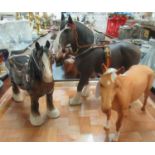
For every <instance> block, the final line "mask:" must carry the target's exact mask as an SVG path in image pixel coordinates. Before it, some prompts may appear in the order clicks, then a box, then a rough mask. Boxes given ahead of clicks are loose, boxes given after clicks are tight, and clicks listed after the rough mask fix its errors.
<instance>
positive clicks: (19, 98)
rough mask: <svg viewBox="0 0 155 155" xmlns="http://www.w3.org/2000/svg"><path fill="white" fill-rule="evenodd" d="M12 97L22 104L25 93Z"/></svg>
mask: <svg viewBox="0 0 155 155" xmlns="http://www.w3.org/2000/svg"><path fill="white" fill-rule="evenodd" d="M12 97H13V99H14V100H15V101H16V102H22V101H23V100H24V96H23V93H21V92H20V93H18V94H15V93H13V95H12Z"/></svg>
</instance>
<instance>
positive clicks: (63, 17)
mask: <svg viewBox="0 0 155 155" xmlns="http://www.w3.org/2000/svg"><path fill="white" fill-rule="evenodd" d="M63 20H65V16H64V13H63V12H61V21H63Z"/></svg>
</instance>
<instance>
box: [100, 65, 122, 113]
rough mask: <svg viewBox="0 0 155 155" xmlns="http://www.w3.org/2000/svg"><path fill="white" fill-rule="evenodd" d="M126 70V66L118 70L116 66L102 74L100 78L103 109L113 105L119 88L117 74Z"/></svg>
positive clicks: (104, 110) (105, 109)
mask: <svg viewBox="0 0 155 155" xmlns="http://www.w3.org/2000/svg"><path fill="white" fill-rule="evenodd" d="M123 70H124V67H121V68H120V69H118V70H116V69H114V68H109V69H107V70H106V72H105V73H103V75H101V77H100V80H99V87H100V95H101V101H102V111H103V112H106V111H107V110H109V109H110V108H111V107H112V101H113V99H114V97H115V94H116V92H117V90H118V85H119V84H118V81H117V76H118V74H120V73H121V72H122V71H123Z"/></svg>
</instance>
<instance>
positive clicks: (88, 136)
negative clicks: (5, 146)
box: [0, 82, 155, 142]
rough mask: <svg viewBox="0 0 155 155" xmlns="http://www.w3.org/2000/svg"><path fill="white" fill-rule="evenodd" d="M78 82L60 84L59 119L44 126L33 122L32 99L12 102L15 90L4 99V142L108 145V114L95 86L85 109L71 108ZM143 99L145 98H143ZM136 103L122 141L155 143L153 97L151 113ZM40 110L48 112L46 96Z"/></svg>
mask: <svg viewBox="0 0 155 155" xmlns="http://www.w3.org/2000/svg"><path fill="white" fill-rule="evenodd" d="M75 85H76V82H65V84H64V83H57V84H56V86H55V91H54V104H55V106H56V107H57V108H58V109H59V110H60V112H61V116H60V117H59V118H57V119H48V120H47V121H46V123H45V124H44V125H42V126H41V127H33V126H32V125H31V124H30V123H29V111H30V98H29V96H28V95H26V96H25V99H24V101H23V102H22V103H16V102H14V101H13V100H12V99H11V94H12V92H11V89H10V88H9V89H8V91H7V92H6V93H5V94H4V95H3V97H2V98H1V99H0V102H1V104H0V141H26V142H27V141H32V142H38V141H43V142H44V141H56V142H60V141H61V142H62V141H63V142H66V141H75V142H79V141H80V142H81V141H84V142H86V141H91V142H104V141H105V132H104V130H103V123H104V121H105V118H106V117H105V115H104V114H103V113H102V112H101V109H100V101H99V100H98V99H96V98H95V96H94V90H95V85H94V83H92V84H91V93H90V95H89V97H88V98H87V99H86V98H83V104H82V105H81V106H69V105H68V100H69V97H71V96H73V95H74V94H75V92H76V87H75ZM140 100H142V99H140ZM140 100H139V101H136V102H135V103H134V104H133V105H132V107H131V109H130V110H129V112H128V115H127V117H126V118H125V120H124V122H123V126H122V129H121V134H120V138H119V141H127V142H130V141H132V142H133V141H137V142H140V141H155V106H154V103H153V101H152V100H151V99H150V98H149V100H148V105H147V110H146V112H145V113H143V112H142V111H141V110H140V107H141V101H140ZM39 102H40V111H41V113H46V104H45V97H42V98H41V99H40V101H39ZM116 117H117V115H116V113H115V112H114V111H113V112H112V119H111V133H112V132H113V131H115V126H114V122H115V121H116Z"/></svg>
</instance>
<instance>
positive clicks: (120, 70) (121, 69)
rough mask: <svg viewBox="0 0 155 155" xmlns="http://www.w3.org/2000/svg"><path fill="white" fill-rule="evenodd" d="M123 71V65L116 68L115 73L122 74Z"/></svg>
mask: <svg viewBox="0 0 155 155" xmlns="http://www.w3.org/2000/svg"><path fill="white" fill-rule="evenodd" d="M124 72H125V67H124V66H122V67H120V68H119V69H118V70H117V72H116V74H123V73H124Z"/></svg>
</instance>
